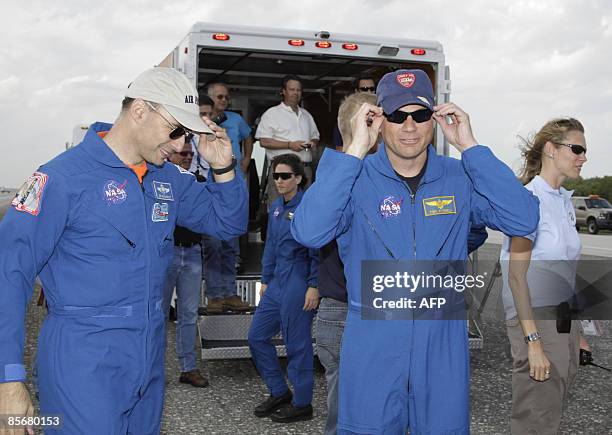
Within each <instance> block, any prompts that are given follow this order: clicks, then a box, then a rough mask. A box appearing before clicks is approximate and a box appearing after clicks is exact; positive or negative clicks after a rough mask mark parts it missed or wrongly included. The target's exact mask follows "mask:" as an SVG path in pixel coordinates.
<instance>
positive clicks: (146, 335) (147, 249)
mask: <svg viewBox="0 0 612 435" xmlns="http://www.w3.org/2000/svg"><path fill="white" fill-rule="evenodd" d="M148 173H149V171H148V170H147V172H145V173H144V175H143V176H142V183H140V180H139V183H140V190H141V191H142V208H143V212H144V223H145V249H144V252H145V257H146V265H147V276H146V300H145V305H146V310H145V312H146V315H147V318H146V323H145V333H144V338H145V342H144V362H145V363H148V362H149V358H148V349H149V323H150V318H151V313H150V311H149V299H150V287H151V276H150V274H151V272H150V271H151V260H150V255H151V252H150V250H151V247H150V244H149V223H148V221H147V201H146V198H145V185H144V181H145V178H146V177H147V175H148ZM134 175H136V174H134ZM137 178H138V177H137ZM147 367H148V364H143V373H142V376H141V382H140V383H141V385H140V387H139V388H138V393H139V394H140V388H141V387H142V386H143V384H144V380H145V374H146V373H147V371H148V368H147Z"/></svg>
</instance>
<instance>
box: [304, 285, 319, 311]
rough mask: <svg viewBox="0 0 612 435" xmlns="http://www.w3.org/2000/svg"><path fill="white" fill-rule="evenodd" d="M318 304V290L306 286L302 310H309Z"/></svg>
mask: <svg viewBox="0 0 612 435" xmlns="http://www.w3.org/2000/svg"><path fill="white" fill-rule="evenodd" d="M318 306H319V290H318V289H317V288H315V287H308V290H307V291H306V297H304V311H311V310H314V309H316V308H317V307H318Z"/></svg>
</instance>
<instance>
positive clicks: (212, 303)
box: [204, 83, 253, 313]
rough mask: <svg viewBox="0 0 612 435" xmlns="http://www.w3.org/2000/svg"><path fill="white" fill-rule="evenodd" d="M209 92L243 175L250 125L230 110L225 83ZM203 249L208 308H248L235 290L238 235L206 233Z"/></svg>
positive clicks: (248, 158)
mask: <svg viewBox="0 0 612 435" xmlns="http://www.w3.org/2000/svg"><path fill="white" fill-rule="evenodd" d="M208 96H209V97H210V98H211V99H212V101H213V108H212V119H214V120H217V122H219V125H220V126H221V127H223V128H224V129H225V130H226V131H227V135H228V136H229V138H230V140H231V141H232V150H233V152H234V156H235V157H236V159H237V160H238V162H240V169H241V171H240V172H241V174H242V175H243V176H244V175H245V173H246V171H247V169H248V167H249V162H250V161H251V153H252V152H253V138H252V136H251V128H250V127H249V126H248V124H247V123H246V121H245V120H244V119H242V116H240V115H239V114H237V113H235V112H231V111H229V110H227V108H228V105H229V100H230V95H229V89H228V88H227V86H226V85H225V84H223V83H212V84H210V85H209V86H208ZM241 145H242V146H243V147H244V157H243V156H242V153H241ZM204 250H205V255H204V263H205V265H204V269H205V270H204V272H205V276H206V297H207V300H208V305H207V310H208V312H209V313H221V312H229V311H237V312H244V311H248V310H249V309H250V306H249V304H247V303H246V302H244V301H243V300H242V298H241V297H240V296H238V295H237V294H236V260H237V258H238V255H239V253H240V244H239V239H238V237H235V238H233V239H231V240H219V239H217V238H215V237H208V236H205V237H204Z"/></svg>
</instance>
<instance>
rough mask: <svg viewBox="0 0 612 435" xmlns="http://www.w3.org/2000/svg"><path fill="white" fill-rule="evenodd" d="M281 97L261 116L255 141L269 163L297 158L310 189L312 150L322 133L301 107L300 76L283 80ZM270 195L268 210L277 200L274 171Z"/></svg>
mask: <svg viewBox="0 0 612 435" xmlns="http://www.w3.org/2000/svg"><path fill="white" fill-rule="evenodd" d="M281 96H282V97H283V101H281V103H280V104H279V105H277V106H273V107H270V108H269V109H268V110H266V112H265V113H264V114H263V115H262V117H261V121H260V123H259V126H258V127H257V132H256V133H255V137H256V138H257V139H259V142H260V144H261V146H262V147H263V148H265V149H266V158H267V159H268V161H269V162H271V161H272V159H273V158H274V157H276V156H279V155H281V154H287V153H293V154H296V155H298V156H299V157H300V159H301V160H302V163H304V166H305V173H306V177H307V179H308V183H307V186H308V185H310V183H312V167H311V164H312V148H313V147H316V146H317V144H318V142H319V130H318V129H317V126H316V124H315V122H314V119H313V118H312V116H311V115H310V113H308V111H306V110H305V109H303V108H301V107H300V106H299V104H300V101H301V99H302V81H301V79H300V78H299V77H298V76H295V75H288V76H285V77H284V78H283V87H282V89H281ZM267 195H268V201H267V202H268V206H269V205H270V203H271V202H272V201H274V199H276V197H277V196H278V192H277V191H276V187H275V185H274V183H273V182H272V172H271V171H269V174H268V183H267Z"/></svg>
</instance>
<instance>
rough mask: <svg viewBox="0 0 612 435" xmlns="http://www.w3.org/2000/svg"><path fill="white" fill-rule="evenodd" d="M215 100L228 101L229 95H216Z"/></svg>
mask: <svg viewBox="0 0 612 435" xmlns="http://www.w3.org/2000/svg"><path fill="white" fill-rule="evenodd" d="M217 100H228V101H229V95H217Z"/></svg>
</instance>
